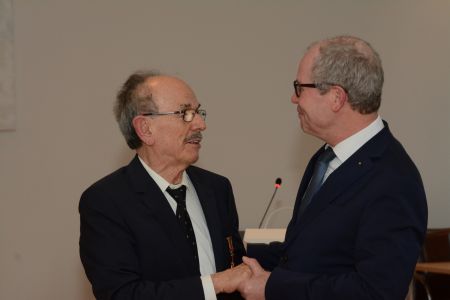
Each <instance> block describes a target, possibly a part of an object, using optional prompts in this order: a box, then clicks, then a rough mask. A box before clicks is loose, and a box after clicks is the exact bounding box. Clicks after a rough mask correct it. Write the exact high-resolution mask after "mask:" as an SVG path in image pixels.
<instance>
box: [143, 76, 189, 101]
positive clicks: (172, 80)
mask: <svg viewBox="0 0 450 300" xmlns="http://www.w3.org/2000/svg"><path fill="white" fill-rule="evenodd" d="M147 84H148V86H149V88H150V90H151V91H152V94H153V96H154V97H153V98H154V100H155V102H156V103H157V105H158V106H160V107H171V108H180V107H186V108H188V107H193V108H196V107H197V106H198V101H197V98H196V96H195V93H194V91H193V90H192V89H191V88H190V87H189V85H187V84H186V83H185V82H184V81H182V80H181V79H178V78H176V77H169V76H157V77H153V78H150V79H149V80H148V81H147Z"/></svg>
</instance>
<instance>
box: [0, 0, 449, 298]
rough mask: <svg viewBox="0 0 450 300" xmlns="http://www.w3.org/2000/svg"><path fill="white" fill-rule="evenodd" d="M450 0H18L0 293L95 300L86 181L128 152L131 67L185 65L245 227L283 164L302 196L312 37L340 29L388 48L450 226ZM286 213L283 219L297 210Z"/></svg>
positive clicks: (2, 171)
mask: <svg viewBox="0 0 450 300" xmlns="http://www.w3.org/2000/svg"><path fill="white" fill-rule="evenodd" d="M449 11H450V2H449V1H446V0H442V1H439V0H430V1H421V0H415V1H406V0H400V1H388V0H385V1H352V0H342V1H324V0H321V1H317V0H314V1H313V0H311V1H292V0H285V1H277V2H275V1H268V0H247V1H237V0H228V1H206V0H204V1H201V0H195V1H194V0H193V1H182V0H179V1H119V0H116V1H107V0H97V1H88V0H80V1H69V0H66V1H57V0H53V1H50V0H42V1H26V0H16V1H14V26H15V35H14V38H15V59H16V61H15V66H16V69H15V73H16V107H17V130H16V131H14V132H1V133H0V299H8V300H13V299H18V300H22V299H23V300H25V299H35V300H40V299H42V300H44V299H45V300H46V299H65V300H72V299H73V300H75V299H77V300H78V299H91V298H92V296H91V292H90V286H89V284H88V283H87V281H86V279H85V277H84V273H83V270H82V267H81V264H80V262H79V258H78V234H79V219H78V212H77V205H78V199H79V196H80V194H81V192H82V191H83V190H84V189H85V188H86V187H87V186H88V185H89V184H91V183H92V182H93V181H95V180H97V179H99V178H100V177H102V176H104V175H105V174H107V173H109V172H111V171H113V170H115V169H116V168H118V167H119V166H121V165H123V164H125V163H127V162H128V161H129V160H130V158H131V157H132V156H133V153H132V152H131V151H130V150H128V149H127V147H126V145H125V143H124V141H123V139H122V137H121V135H120V133H119V130H118V128H117V126H116V124H115V122H114V119H113V116H112V103H113V101H114V96H115V93H116V91H117V89H118V88H119V86H120V84H121V83H122V82H123V81H124V80H125V79H126V77H127V76H128V75H129V74H130V73H131V72H133V71H135V70H137V69H142V68H156V69H160V70H161V71H163V72H166V73H169V74H175V75H179V76H180V77H182V78H184V79H185V80H187V81H188V82H189V83H190V84H191V85H192V87H193V88H194V89H195V90H196V92H197V96H198V98H199V100H200V101H201V103H202V105H203V106H204V107H205V108H206V109H207V110H208V119H207V121H208V122H207V124H208V130H207V132H206V134H205V136H206V138H205V140H204V143H203V148H202V153H201V155H202V158H201V161H200V162H199V165H200V166H202V167H205V168H208V169H210V170H213V171H216V172H218V173H221V174H224V175H226V176H228V177H229V178H230V180H231V181H232V183H233V186H234V191H235V196H236V201H237V205H238V210H239V213H240V217H241V227H242V228H245V227H251V226H256V225H257V224H258V223H259V219H260V218H261V216H262V214H263V212H264V206H265V204H266V203H267V202H268V200H269V198H270V196H271V194H272V188H273V181H274V179H275V178H276V177H282V178H283V181H284V185H283V187H282V189H281V190H280V191H279V194H278V196H277V202H276V203H275V207H283V206H289V205H292V204H293V200H294V198H295V194H296V190H297V186H298V182H299V179H300V177H301V175H302V172H303V170H304V168H305V165H306V163H307V161H308V160H309V157H310V155H311V154H312V153H313V152H314V151H315V149H316V148H317V147H318V146H319V145H320V144H321V142H319V141H317V140H315V139H314V138H312V137H309V136H306V135H304V134H303V133H302V132H301V130H300V129H299V125H298V120H297V117H296V111H295V106H294V105H292V104H291V103H290V102H289V100H290V95H291V94H292V80H293V79H294V77H295V74H296V69H297V62H298V60H299V58H300V57H301V55H302V53H303V50H304V48H305V47H306V46H307V45H308V44H309V43H310V42H312V41H314V40H318V39H321V38H324V37H328V36H333V35H337V34H344V33H346V34H353V35H358V36H361V37H363V38H365V39H367V40H368V41H370V42H371V43H372V45H373V46H374V47H375V48H376V49H377V50H378V51H379V53H380V55H381V57H382V60H383V63H384V68H385V77H386V84H385V89H384V94H383V103H382V109H381V114H382V116H383V117H384V118H385V119H386V120H387V121H388V122H389V124H390V127H391V129H392V131H393V132H394V134H395V135H396V136H397V137H398V138H399V140H401V141H402V142H403V144H404V146H405V147H406V149H407V150H408V151H409V153H410V155H411V156H412V157H413V159H414V160H415V162H416V163H417V165H418V167H419V169H420V171H421V173H422V176H423V180H424V182H425V185H426V190H427V195H428V199H429V207H430V214H429V216H430V221H429V225H430V226H431V227H443V226H450V222H449V218H448V216H449V215H450V201H449V195H450V182H449V176H450V154H449V153H450V143H449V138H448V134H449V132H450V99H449V98H450V97H449V82H450V60H449V56H448V55H449V53H450V18H449V17H448V16H449ZM281 215H282V216H281V217H280V216H279V217H278V218H275V219H274V223H273V225H275V226H284V225H285V224H286V222H287V220H288V218H289V213H286V211H285V212H284V214H281Z"/></svg>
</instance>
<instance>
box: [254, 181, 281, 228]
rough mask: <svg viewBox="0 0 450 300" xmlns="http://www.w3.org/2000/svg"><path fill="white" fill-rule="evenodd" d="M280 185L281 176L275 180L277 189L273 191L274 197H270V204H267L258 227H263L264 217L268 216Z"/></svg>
mask: <svg viewBox="0 0 450 300" xmlns="http://www.w3.org/2000/svg"><path fill="white" fill-rule="evenodd" d="M280 186H281V178H277V180H276V181H275V190H274V191H273V194H272V198H270V202H269V205H268V206H267V208H266V211H265V212H264V216H263V217H262V219H261V222H260V223H259V227H258V228H261V226H262V224H263V222H264V219H265V218H266V215H267V212H268V211H269V208H270V206H271V205H272V201H273V198H275V194H276V193H277V191H278V189H279V188H280Z"/></svg>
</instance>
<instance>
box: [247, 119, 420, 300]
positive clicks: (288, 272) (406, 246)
mask: <svg viewBox="0 0 450 300" xmlns="http://www.w3.org/2000/svg"><path fill="white" fill-rule="evenodd" d="M322 151H323V148H322V149H320V150H319V151H318V152H317V153H316V154H315V155H314V156H313V158H312V159H311V161H310V163H309V164H308V166H307V168H306V171H305V174H304V177H303V179H302V182H301V184H300V188H299V191H298V195H297V200H296V204H295V208H294V213H293V218H292V220H291V222H290V223H289V226H288V230H287V233H286V239H285V242H284V243H282V244H272V245H271V246H270V247H261V246H260V247H257V246H255V247H251V246H250V247H249V248H248V249H247V251H248V255H249V256H252V257H255V258H257V259H258V260H260V261H262V262H263V266H264V267H266V268H269V269H272V268H273V267H274V266H275V265H276V267H275V268H273V271H272V273H271V275H270V277H269V280H268V282H267V285H266V289H265V294H266V299H267V300H272V299H286V300H288V299H305V300H306V299H321V300H322V299H323V300H325V299H333V300H338V299H345V300H350V299H358V300H364V299H372V300H373V299H386V300H387V299H389V300H394V299H399V300H400V299H402V300H404V299H405V296H406V293H407V289H408V284H409V282H410V280H411V278H412V274H413V270H414V267H415V263H416V261H417V258H418V255H419V252H420V249H421V245H422V242H423V239H424V235H425V231H426V226H427V204H426V198H425V192H424V188H423V184H422V181H421V178H420V174H419V172H418V171H417V169H416V167H415V165H414V163H413V162H412V161H411V159H410V158H409V156H408V154H407V153H406V152H405V150H404V149H403V147H402V145H401V144H400V143H399V142H398V141H397V140H396V139H395V138H394V137H393V136H392V134H391V132H390V131H389V128H388V127H387V124H386V123H385V128H384V129H383V130H382V131H380V132H379V133H378V134H377V135H376V136H374V137H373V138H372V139H371V140H369V141H368V142H367V143H366V144H365V145H363V146H362V147H361V148H360V149H359V150H358V151H357V152H356V153H354V154H353V155H352V156H351V157H350V158H349V159H348V160H346V161H345V162H344V163H343V164H342V165H341V166H340V167H339V168H337V169H336V170H335V171H334V172H333V173H332V174H331V175H330V176H329V177H328V178H327V180H326V181H325V182H324V184H323V185H322V187H321V189H320V190H319V191H318V193H317V194H316V195H315V196H314V198H313V199H312V201H311V204H310V205H309V207H308V208H307V210H306V211H305V212H304V214H303V215H302V216H300V217H297V214H298V208H299V205H300V202H301V198H302V195H303V193H304V192H305V190H306V187H307V185H308V182H309V180H310V178H311V176H312V172H313V166H314V163H315V161H316V159H317V157H318V156H319V155H320V153H321V152H322Z"/></svg>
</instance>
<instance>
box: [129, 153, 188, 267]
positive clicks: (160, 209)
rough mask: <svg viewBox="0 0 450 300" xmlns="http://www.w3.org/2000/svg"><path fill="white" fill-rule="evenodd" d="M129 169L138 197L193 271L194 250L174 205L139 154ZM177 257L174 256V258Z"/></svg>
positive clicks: (184, 262) (185, 263)
mask: <svg viewBox="0 0 450 300" xmlns="http://www.w3.org/2000/svg"><path fill="white" fill-rule="evenodd" d="M127 171H128V174H129V178H130V182H131V184H132V186H133V188H134V191H135V192H136V197H137V199H139V200H140V201H142V202H143V203H144V205H145V206H146V207H147V208H148V212H149V215H151V217H152V218H153V219H154V220H156V221H157V222H158V223H159V224H160V227H161V230H162V231H163V232H164V233H165V234H166V236H167V238H168V239H169V240H170V241H171V242H172V243H173V247H174V249H179V251H177V253H178V254H179V256H177V258H179V259H181V261H182V262H183V264H184V265H185V266H186V267H187V269H188V270H190V271H191V272H193V271H194V268H193V264H192V262H193V260H194V259H193V256H192V250H191V249H190V248H189V246H188V244H187V242H186V238H185V237H184V235H183V233H182V231H181V230H180V225H179V223H178V220H177V218H176V216H175V214H174V212H173V210H172V207H171V206H170V204H169V203H168V201H167V199H166V197H165V196H164V194H163V192H162V191H161V189H160V188H159V186H158V185H157V184H156V182H155V181H154V180H153V179H152V178H151V176H150V175H149V174H148V173H147V171H146V170H145V169H144V167H143V166H142V164H141V162H140V161H139V159H138V157H137V155H136V156H135V158H134V159H133V160H132V161H131V163H130V164H129V165H128V170H127ZM156 243H157V241H156ZM177 258H175V257H174V259H177Z"/></svg>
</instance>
